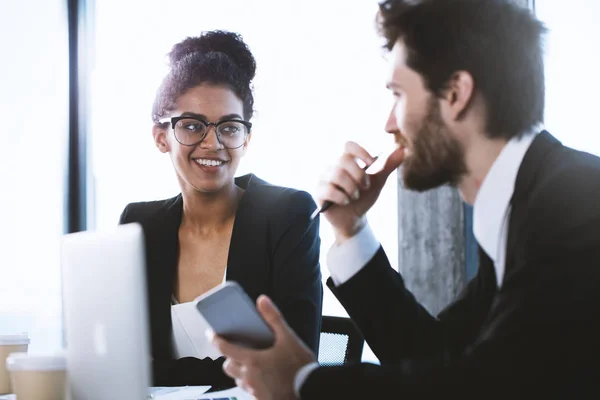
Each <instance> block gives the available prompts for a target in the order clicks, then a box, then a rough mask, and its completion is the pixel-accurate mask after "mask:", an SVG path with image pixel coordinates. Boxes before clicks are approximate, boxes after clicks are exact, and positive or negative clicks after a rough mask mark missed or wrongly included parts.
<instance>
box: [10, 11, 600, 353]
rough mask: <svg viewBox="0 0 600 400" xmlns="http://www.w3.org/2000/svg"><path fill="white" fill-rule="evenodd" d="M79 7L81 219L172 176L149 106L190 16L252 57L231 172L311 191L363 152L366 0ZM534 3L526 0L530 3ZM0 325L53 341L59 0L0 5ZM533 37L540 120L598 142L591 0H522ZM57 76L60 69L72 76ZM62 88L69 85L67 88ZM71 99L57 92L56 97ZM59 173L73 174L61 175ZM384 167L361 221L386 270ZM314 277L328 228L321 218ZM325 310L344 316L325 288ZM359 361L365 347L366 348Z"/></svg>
mask: <svg viewBox="0 0 600 400" xmlns="http://www.w3.org/2000/svg"><path fill="white" fill-rule="evenodd" d="M88 4H89V8H87V9H82V10H80V12H81V13H82V14H81V15H80V18H82V19H83V20H84V21H85V24H84V29H85V32H80V34H81V37H84V38H85V41H84V42H83V43H84V47H83V48H80V55H81V56H82V57H85V59H86V60H87V61H86V62H87V64H85V68H84V69H83V70H82V71H80V72H81V73H80V75H79V77H80V79H81V80H80V85H81V86H82V87H83V88H85V91H84V92H83V94H84V95H85V96H86V97H85V99H86V102H85V103H84V104H83V105H82V107H83V110H82V111H83V114H82V115H83V116H84V118H83V119H82V121H79V124H80V125H81V126H82V129H84V130H85V131H86V132H87V136H86V140H87V142H86V143H79V145H80V146H82V147H81V149H83V150H82V151H80V152H79V154H80V155H81V154H84V160H80V161H81V162H82V163H83V164H84V165H85V167H86V168H85V169H84V170H82V171H81V172H82V176H81V177H79V179H80V181H81V182H83V184H82V185H81V186H80V187H79V189H80V190H81V191H83V192H85V196H82V198H83V199H84V200H85V207H83V209H84V211H85V215H84V216H80V217H81V218H80V219H81V220H84V221H85V222H86V228H87V229H96V228H97V229H102V228H107V227H111V226H114V225H116V224H117V222H118V218H119V215H120V213H121V211H122V210H123V208H124V206H125V205H126V204H127V203H130V202H133V201H143V200H154V199H164V198H167V197H172V196H174V195H176V194H177V193H178V192H179V190H178V186H177V182H176V179H175V175H174V173H173V169H172V166H171V164H170V160H169V158H168V156H167V155H164V154H161V153H159V152H158V151H157V150H156V148H155V146H154V144H153V140H152V135H151V126H152V123H151V119H150V110H151V104H152V101H153V99H154V95H155V91H156V89H157V87H158V85H159V83H160V81H161V80H162V78H163V76H164V75H165V73H166V72H167V63H166V54H167V53H168V52H169V50H170V49H171V46H172V45H173V44H175V43H177V42H179V41H180V40H182V39H183V38H185V37H187V36H195V35H198V34H199V33H200V32H202V31H204V30H211V29H225V30H230V31H236V32H239V33H241V34H242V36H243V38H244V40H245V41H246V42H247V43H248V45H249V47H250V49H251V51H252V52H253V53H254V55H255V57H256V61H257V65H258V69H257V76H256V79H255V81H254V87H255V99H256V103H255V106H256V110H257V113H256V115H255V117H254V119H253V124H254V125H253V132H254V134H253V139H252V142H251V144H250V147H249V151H248V154H247V156H246V157H245V159H244V160H243V162H242V165H241V167H240V169H239V170H238V174H239V175H242V174H245V173H248V172H254V173H255V174H257V175H258V176H259V177H261V178H263V179H265V180H267V181H269V182H271V183H274V184H280V185H285V186H291V187H295V188H298V189H303V190H307V191H308V192H311V193H314V189H315V187H316V184H317V182H318V180H319V177H320V175H321V174H322V173H323V172H324V171H325V170H326V169H327V167H328V166H329V165H331V164H332V163H334V162H335V160H336V158H337V157H338V156H339V155H340V154H341V151H342V147H343V144H344V142H346V141H347V140H355V141H357V142H359V143H361V144H363V145H364V146H366V147H367V149H369V150H370V151H371V152H372V153H378V152H379V151H381V150H384V149H385V148H389V146H390V145H391V143H392V142H391V137H388V136H389V135H387V134H385V132H384V131H383V126H384V123H385V120H386V118H387V115H388V112H389V110H390V107H391V104H392V98H391V95H390V94H389V93H388V92H387V90H386V89H385V78H386V68H387V66H386V62H385V59H384V53H383V51H382V49H381V44H382V42H381V39H380V38H379V37H378V36H377V34H376V31H375V28H374V16H375V12H376V10H377V2H376V1H374V0H362V1H360V2H353V3H352V6H349V5H348V2H347V1H342V0H330V1H327V2H323V1H317V0H304V1H293V0H280V1H278V2H272V1H267V0H219V1H214V0H213V1H208V0H169V1H166V0H145V1H143V2H141V1H131V0H130V1H123V0H119V1H117V0H96V2H95V4H94V2H89V3H88ZM532 5H533V3H532ZM0 11H1V12H0V15H1V17H0V18H1V21H2V22H1V23H0V54H1V55H2V59H1V60H2V61H1V64H0V112H1V115H2V121H3V124H2V125H3V129H1V130H0V140H1V142H0V143H1V144H2V146H3V149H2V150H3V151H2V156H0V188H1V189H0V190H1V195H0V334H2V333H12V332H16V331H27V332H29V333H30V335H31V336H32V345H31V348H30V349H31V351H32V352H37V351H52V350H57V349H59V348H60V347H61V346H62V340H61V338H62V324H61V289H60V247H59V244H60V242H59V240H60V236H61V235H62V234H63V233H64V232H66V231H67V230H68V225H69V221H71V223H72V220H73V218H74V217H73V216H72V215H68V214H69V213H68V205H69V204H70V203H69V201H70V200H69V199H68V198H67V197H66V193H67V185H68V182H69V180H68V179H69V176H70V175H69V168H68V161H69V157H68V155H69V153H68V151H69V150H68V149H69V146H68V144H69V106H70V100H69V79H70V77H69V67H70V64H69V31H68V26H69V25H68V13H67V2H66V1H65V0H30V1H28V2H22V1H18V0H3V1H2V2H1V3H0ZM535 12H536V13H537V15H538V17H539V18H540V19H541V20H543V21H544V22H545V23H546V25H547V27H548V28H549V29H550V33H549V36H548V40H547V45H546V53H547V55H546V82H547V103H546V104H547V106H546V128H547V129H548V130H549V131H550V132H551V133H552V134H553V135H555V136H556V137H557V138H559V139H560V140H562V141H563V143H564V144H566V145H569V146H572V147H575V148H578V149H582V150H585V151H588V152H591V153H595V154H600V138H598V137H595V136H591V135H589V134H588V133H587V132H588V129H589V127H592V126H594V125H595V123H596V121H595V117H596V115H595V111H596V110H595V107H596V106H597V104H598V103H597V100H596V95H597V93H599V92H600V83H599V81H598V79H596V78H594V76H595V74H596V72H597V71H599V70H600V55H598V53H597V52H595V51H594V50H593V49H594V48H595V47H596V46H594V44H593V43H594V39H595V38H597V37H599V36H600V26H598V25H597V24H595V21H594V18H595V17H596V16H597V15H599V14H600V3H598V2H597V1H595V0H570V1H569V2H568V3H565V2H561V1H557V0H537V1H535ZM71 79H73V78H72V77H71ZM72 87H73V86H71V88H72ZM71 106H72V104H71ZM71 178H72V176H71ZM397 193H398V188H397V183H396V179H390V180H389V182H388V184H387V185H386V188H385V189H384V191H383V193H382V195H381V198H380V201H378V203H377V204H376V206H375V207H374V208H373V210H372V211H371V212H370V215H369V220H370V224H371V226H372V228H373V230H374V231H375V232H376V234H377V237H378V238H379V239H380V240H381V242H382V244H383V246H384V248H385V250H386V253H387V254H388V256H389V259H390V260H391V261H392V264H393V266H394V268H397V265H396V264H397V259H398V255H397V251H398V250H397V247H398V215H397V213H398V210H397V209H398V207H397ZM321 239H322V251H321V257H322V262H321V265H322V268H323V278H324V279H326V278H327V277H328V276H329V274H328V270H327V268H326V264H325V257H326V255H327V251H328V249H329V247H330V246H331V244H332V242H333V237H332V233H331V228H330V226H329V225H328V224H327V222H326V221H325V220H324V219H323V220H322V223H321ZM323 312H324V314H327V315H345V312H344V311H343V309H342V308H341V306H340V305H339V304H338V303H337V300H335V298H334V297H333V296H332V295H331V294H330V293H329V291H328V290H325V303H324V310H323ZM365 359H367V360H370V359H373V356H372V355H371V353H370V350H369V349H368V348H367V349H366V350H365Z"/></svg>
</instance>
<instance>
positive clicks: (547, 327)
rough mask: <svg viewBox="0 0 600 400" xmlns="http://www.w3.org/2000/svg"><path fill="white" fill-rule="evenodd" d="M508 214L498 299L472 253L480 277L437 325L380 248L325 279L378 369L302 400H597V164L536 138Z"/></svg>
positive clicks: (321, 381)
mask: <svg viewBox="0 0 600 400" xmlns="http://www.w3.org/2000/svg"><path fill="white" fill-rule="evenodd" d="M511 204H512V211H511V217H510V222H509V231H508V239H507V253H506V267H505V277H504V281H503V282H502V285H501V287H500V289H498V287H497V285H496V274H495V271H494V266H493V264H492V261H491V259H490V258H489V257H487V256H486V255H485V253H484V252H483V251H482V250H481V248H480V249H479V257H480V266H479V271H478V274H477V275H476V277H475V278H474V279H473V280H472V281H471V282H469V283H468V285H467V286H466V288H465V289H464V290H463V291H462V293H461V294H460V295H459V296H458V298H457V299H456V300H455V301H454V302H453V303H452V304H450V306H448V307H447V308H446V309H445V310H443V311H442V312H441V313H440V314H439V315H438V317H437V318H436V317H433V316H431V315H430V314H429V313H428V312H427V311H426V310H425V309H424V308H423V307H422V306H420V305H419V303H418V302H417V301H416V300H415V298H414V297H413V295H412V294H411V293H410V292H409V291H408V290H407V289H406V288H405V286H404V283H403V281H402V277H401V276H400V275H399V274H398V273H397V272H396V271H394V270H393V269H392V268H391V267H390V265H389V262H388V260H387V258H386V256H385V254H384V252H383V249H381V248H380V249H379V251H378V252H377V254H376V255H375V256H374V257H373V259H372V260H371V261H370V262H369V263H368V264H367V265H366V266H365V267H364V269H362V270H361V271H360V272H359V273H358V274H357V275H355V276H354V277H352V278H351V279H350V280H349V281H348V282H346V283H345V284H343V285H340V286H339V287H337V288H336V287H335V286H334V285H333V284H332V283H331V281H328V286H329V287H330V288H331V290H332V291H333V292H334V293H335V295H336V296H337V298H338V299H339V300H340V302H341V303H342V304H343V306H344V307H345V308H346V310H347V311H348V313H349V315H350V316H351V317H352V318H353V320H354V321H355V322H356V323H357V325H358V326H359V328H360V329H361V331H362V333H363V334H364V336H365V338H366V340H367V342H368V343H369V345H370V347H371V348H372V349H373V351H374V353H375V354H376V355H377V356H378V357H379V360H380V362H381V365H380V366H378V365H373V364H356V365H349V366H342V367H326V368H325V367H324V368H318V369H317V370H315V371H314V372H313V373H312V374H311V375H309V377H308V379H307V381H306V382H305V384H304V386H303V387H302V391H301V395H302V399H326V398H334V397H335V398H343V399H364V398H379V397H380V396H384V394H385V393H392V394H393V398H397V399H441V398H459V399H465V398H467V399H490V398H498V399H522V398H528V399H529V398H531V399H533V398H536V399H537V398H539V399H548V398H553V399H556V398H560V399H582V398H595V399H597V398H600V385H599V384H598V380H599V379H600V159H599V158H598V157H595V156H592V155H590V154H587V153H583V152H579V151H575V150H572V149H569V148H567V147H565V146H563V145H562V144H561V143H560V142H558V141H557V140H556V139H554V138H553V137H552V136H551V135H550V134H549V133H547V132H542V133H541V134H539V135H538V136H537V137H536V139H535V140H534V141H533V143H532V145H531V147H530V148H529V150H528V151H527V153H526V155H525V157H524V159H523V162H522V164H521V167H520V169H519V172H518V175H517V180H516V184H515V191H514V195H513V198H512V202H511ZM332 396H333V397H332ZM367 396H370V397H367Z"/></svg>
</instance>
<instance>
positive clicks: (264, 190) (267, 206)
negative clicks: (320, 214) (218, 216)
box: [244, 176, 317, 225]
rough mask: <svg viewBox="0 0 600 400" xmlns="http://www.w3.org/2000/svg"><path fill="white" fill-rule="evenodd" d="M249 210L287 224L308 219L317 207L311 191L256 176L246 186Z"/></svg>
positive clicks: (278, 223)
mask: <svg viewBox="0 0 600 400" xmlns="http://www.w3.org/2000/svg"><path fill="white" fill-rule="evenodd" d="M245 196H248V198H247V199H246V200H247V204H246V206H250V207H244V209H246V210H247V211H250V213H251V214H253V215H255V216H260V215H262V216H265V217H266V220H267V221H271V222H272V223H274V224H276V225H287V224H288V223H289V222H290V221H298V219H306V220H308V219H309V217H310V215H311V214H312V213H313V211H314V210H315V209H316V208H317V205H316V203H315V201H314V200H313V197H312V196H311V194H310V193H308V192H307V191H305V190H301V189H296V188H292V187H288V186H281V185H274V184H271V183H269V182H267V181H265V180H263V179H260V178H258V177H256V176H252V179H251V181H250V183H249V185H248V187H247V188H246V194H245Z"/></svg>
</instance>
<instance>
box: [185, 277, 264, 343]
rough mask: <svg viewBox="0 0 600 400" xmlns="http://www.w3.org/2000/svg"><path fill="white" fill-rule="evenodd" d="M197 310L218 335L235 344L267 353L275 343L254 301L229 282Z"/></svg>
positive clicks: (207, 296) (211, 293) (207, 295)
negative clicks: (267, 349) (266, 349)
mask: <svg viewBox="0 0 600 400" xmlns="http://www.w3.org/2000/svg"><path fill="white" fill-rule="evenodd" d="M196 308H197V309H198V311H199V312H200V313H201V314H202V316H203V317H204V319H205V320H206V322H208V324H209V325H210V326H211V328H212V329H213V330H214V331H215V333H216V334H217V335H219V336H222V337H223V338H224V339H226V340H228V341H230V342H232V343H236V344H239V345H241V346H245V347H251V348H256V349H265V348H268V347H270V346H271V345H272V344H273V342H274V340H275V338H274V336H273V332H272V331H271V329H270V328H269V327H268V326H267V324H266V323H265V322H264V320H263V319H262V317H261V316H260V314H259V313H258V311H257V310H256V307H255V305H254V303H253V302H252V300H250V298H249V297H248V295H247V294H246V293H245V292H244V290H243V289H242V288H241V286H239V285H238V284H236V283H233V282H227V283H225V284H224V285H223V286H220V287H218V289H217V290H215V291H211V292H209V293H207V294H206V296H205V297H201V298H200V299H199V300H198V303H197V305H196Z"/></svg>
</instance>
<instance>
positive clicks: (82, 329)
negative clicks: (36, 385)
mask: <svg viewBox="0 0 600 400" xmlns="http://www.w3.org/2000/svg"><path fill="white" fill-rule="evenodd" d="M61 257H62V276H63V308H64V320H65V341H66V343H65V345H66V351H67V365H68V371H69V389H70V398H71V399H72V400H83V399H85V400H106V399H111V400H145V399H147V398H148V387H149V386H150V374H151V372H150V346H149V333H148V332H149V329H148V326H149V325H148V306H147V293H146V276H145V269H146V268H145V252H144V238H143V231H142V228H141V226H140V225H138V224H127V225H119V226H116V227H115V228H114V229H113V230H110V231H103V232H92V231H88V232H80V233H73V234H69V235H64V236H63V239H62V254H61Z"/></svg>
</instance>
